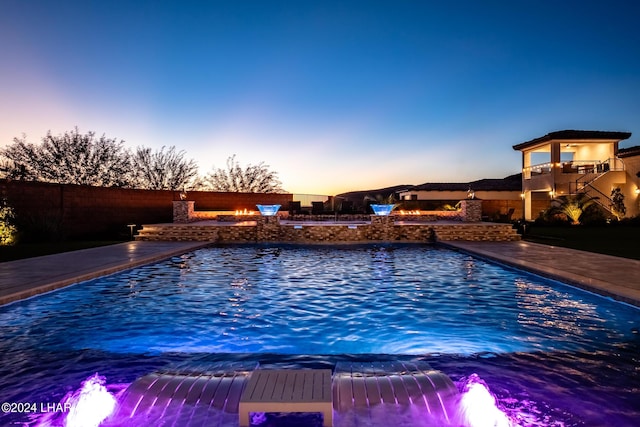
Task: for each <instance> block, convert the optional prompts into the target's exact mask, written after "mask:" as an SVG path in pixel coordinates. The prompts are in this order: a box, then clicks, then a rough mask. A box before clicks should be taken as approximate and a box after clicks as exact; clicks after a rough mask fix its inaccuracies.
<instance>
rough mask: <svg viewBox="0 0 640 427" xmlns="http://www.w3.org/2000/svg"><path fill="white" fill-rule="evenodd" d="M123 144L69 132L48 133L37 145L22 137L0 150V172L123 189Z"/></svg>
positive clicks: (126, 168) (126, 170)
mask: <svg viewBox="0 0 640 427" xmlns="http://www.w3.org/2000/svg"><path fill="white" fill-rule="evenodd" d="M123 143H124V141H117V140H115V139H111V138H107V137H105V136H104V135H102V136H101V137H99V138H98V137H96V136H95V132H88V133H86V134H81V133H80V131H79V130H78V128H77V127H76V128H75V129H74V130H73V131H71V132H65V133H64V134H62V135H57V136H54V135H52V134H51V132H48V133H47V136H45V137H44V138H42V143H41V144H37V145H36V144H30V143H28V142H27V141H26V136H24V135H23V137H22V138H14V140H13V144H11V145H9V146H7V147H5V148H4V149H1V150H0V155H2V156H3V157H5V159H6V160H5V161H4V162H3V163H2V171H3V172H4V175H5V176H6V177H7V178H13V179H23V180H34V181H44V182H55V183H59V184H83V185H95V186H104V187H114V186H115V187H126V186H129V185H130V184H131V178H132V176H131V162H130V154H129V152H128V151H127V150H125V149H124V147H123Z"/></svg>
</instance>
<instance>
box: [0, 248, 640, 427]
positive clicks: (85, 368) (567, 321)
mask: <svg viewBox="0 0 640 427" xmlns="http://www.w3.org/2000/svg"><path fill="white" fill-rule="evenodd" d="M639 314H640V313H639V311H638V309H637V308H634V307H630V306H627V305H624V304H620V303H616V302H613V301H610V300H608V299H605V298H601V297H599V296H595V295H592V294H589V293H586V292H583V291H580V290H577V289H574V288H571V287H568V286H564V285H561V284H558V283H554V282H551V281H547V280H544V279H541V278H539V277H536V276H532V275H529V274H526V273H523V272H520V271H517V270H511V269H507V268H504V267H502V266H499V265H496V264H493V263H489V262H485V261H483V260H480V259H477V258H475V257H472V256H469V255H467V254H463V253H457V252H453V251H450V250H446V249H442V248H438V247H433V246H355V247H354V246H338V247H336V246H331V247H324V246H321V247H297V246H277V247H265V246H240V247H238V246H234V247H216V248H208V249H203V250H199V251H196V252H194V253H190V254H186V255H183V256H179V257H173V258H171V259H169V260H167V261H164V262H160V263H157V264H153V265H148V266H144V267H140V268H136V269H133V270H129V271H125V272H122V273H119V274H115V275H112V276H108V277H103V278H100V279H98V280H93V281H89V282H85V283H82V284H79V285H76V286H73V287H70V288H67V289H64V290H61V291H57V292H54V293H51V294H48V295H45V296H41V297H38V298H33V299H31V300H27V301H23V302H19V303H15V304H11V305H9V306H6V307H2V308H0V327H1V328H2V332H1V341H0V354H1V355H2V358H3V363H2V365H1V366H0V401H16V400H25V399H31V400H34V399H35V400H38V401H42V400H54V401H55V400H56V399H57V401H59V399H60V397H61V396H62V395H64V394H65V393H66V392H67V391H69V389H70V388H73V387H75V386H77V384H79V383H80V382H81V381H82V380H83V379H84V378H86V377H87V376H88V375H91V374H93V373H95V372H100V374H101V375H105V376H107V377H108V379H109V381H110V382H112V383H130V382H132V381H133V380H135V379H136V378H137V377H140V376H142V375H144V374H146V373H149V372H152V371H154V370H156V369H158V368H160V367H164V366H167V365H171V364H175V363H185V362H188V361H189V360H190V359H197V358H201V357H202V355H203V354H207V355H210V357H212V358H213V359H217V360H239V359H245V360H251V359H255V360H258V361H260V362H262V363H263V364H264V363H284V364H290V365H296V364H299V363H311V364H321V365H322V364H331V363H332V361H336V360H342V359H345V358H349V359H356V360H357V359H363V360H364V359H367V360H371V358H372V357H374V358H375V357H382V356H381V355H394V357H398V358H411V357H413V358H421V359H423V360H428V361H429V362H430V363H431V365H432V366H433V367H435V368H436V369H441V370H442V371H443V372H445V373H447V374H448V375H450V376H451V377H452V379H454V380H456V379H459V378H462V377H464V376H468V375H470V374H471V373H474V372H476V373H479V374H481V376H483V378H484V379H485V381H487V383H489V385H490V386H491V385H492V384H493V387H492V388H493V389H494V391H495V392H497V393H498V395H499V397H501V399H502V400H503V404H505V405H507V406H508V405H509V404H511V405H512V406H513V407H514V408H516V409H518V408H517V407H521V406H523V405H525V406H526V405H533V408H534V409H531V408H529V409H531V411H533V412H535V411H538V414H537V415H535V416H534V418H535V422H534V421H531V423H530V424H528V425H575V426H579V425H585V426H592V425H617V426H624V425H630V426H631V425H638V423H639V422H640V412H638V409H636V408H637V407H638V406H639V405H637V403H638V402H639V398H638V397H637V392H638V390H639V388H640V381H639V380H640V373H639V372H638V370H637V365H638V362H639V360H638V359H639V357H640V356H639V355H638V348H639V339H638V327H639V326H640V320H639V318H640V315H639ZM384 357H388V356H384ZM576 399H579V402H580V404H576V403H575V402H576V401H577V400H576ZM519 409H522V408H519ZM514 410H515V409H514ZM540 411H541V412H542V413H543V414H544V415H540ZM612 417H615V418H612ZM24 419H25V418H24V416H23V417H22V418H21V417H20V416H18V415H16V414H11V415H9V416H7V415H4V416H3V415H2V414H0V424H2V422H3V421H6V422H9V421H10V422H18V421H22V420H24ZM611 419H615V420H616V424H608V423H609V422H610V420H611ZM535 423H538V424H535ZM3 425H4V424H3ZM18 425H20V424H18ZM523 425H526V424H523Z"/></svg>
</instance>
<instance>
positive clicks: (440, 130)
mask: <svg viewBox="0 0 640 427" xmlns="http://www.w3.org/2000/svg"><path fill="white" fill-rule="evenodd" d="M639 23H640V2H636V1H633V0H628V1H618V0H610V1H587V0H583V1H557V0H553V1H552V0H549V1H547V0H541V1H490V0H489V1H451V2H444V1H428V0H422V1H417V0H416V1H409V0H406V1H402V0H398V1H390V0H389V1H376V0H369V1H305V0H293V1H269V0H260V1H245V0H235V1H233V0H229V1H224V2H223V1H200V2H188V1H175V2H170V1H111V0H108V1H106V0H101V1H90V0H78V1H64V0H60V1H37V0H0V55H1V56H0V64H1V65H0V99H1V101H0V146H3V145H6V144H9V143H11V142H12V140H13V138H14V137H18V136H21V135H22V134H23V133H24V134H26V136H27V139H28V140H29V141H30V142H39V141H40V138H41V137H42V136H44V135H45V134H46V132H47V131H48V130H51V131H52V133H54V134H57V133H62V132H64V131H66V130H71V129H73V128H74V127H75V126H78V127H79V129H80V131H81V132H86V131H95V132H96V133H98V134H103V133H104V134H106V135H107V136H108V137H113V138H117V139H123V140H124V141H125V142H126V145H127V146H128V147H131V148H135V147H136V146H140V145H143V146H148V147H153V148H160V147H162V146H171V145H175V146H176V147H177V148H178V149H180V150H184V151H185V152H186V153H187V157H189V158H193V159H195V160H196V161H197V162H198V164H199V166H200V172H201V174H203V175H204V174H206V173H207V172H208V171H210V170H211V169H212V167H213V166H217V167H223V166H224V165H225V161H226V159H227V157H229V156H231V155H233V154H236V155H237V159H238V160H239V161H240V162H241V163H259V162H261V161H264V162H265V163H266V164H268V165H270V167H271V169H273V170H276V171H277V172H278V173H279V176H280V179H281V180H282V182H283V187H284V188H285V189H286V190H287V191H289V192H293V193H310V194H336V193H340V192H345V191H350V190H363V189H375V188H381V187H386V186H391V185H396V184H421V183H424V182H466V181H470V180H476V179H480V178H502V177H505V176H507V175H510V174H513V173H518V172H519V170H520V165H521V158H520V153H519V152H515V151H513V149H512V145H514V144H517V143H520V142H524V141H527V140H530V139H533V138H536V137H539V136H542V135H544V134H546V133H549V132H552V131H557V130H562V129H586V130H611V131H628V132H632V133H633V136H632V137H631V139H630V140H629V141H627V142H625V143H624V144H621V146H623V147H624V146H631V145H640V24H639Z"/></svg>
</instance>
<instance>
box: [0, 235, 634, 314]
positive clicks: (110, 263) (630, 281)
mask: <svg viewBox="0 0 640 427" xmlns="http://www.w3.org/2000/svg"><path fill="white" fill-rule="evenodd" d="M322 243H323V244H338V245H339V246H343V245H349V244H350V243H351V242H350V243H347V242H322ZM394 243H400V244H411V243H418V242H384V241H371V242H357V244H358V245H367V244H394ZM212 244H213V242H206V241H198V242H194V241H132V242H125V243H120V244H116V245H109V246H102V247H97V248H91V249H83V250H79V251H73V252H65V253H60V254H54V255H46V256H41V257H35V258H27V259H22V260H17V261H9V262H3V263H0V306H2V305H5V304H9V303H11V302H15V301H19V300H22V299H26V298H30V297H33V296H36V295H39V294H42V293H46V292H50V291H53V290H56V289H59V288H63V287H65V286H69V285H72V284H75V283H79V282H82V281H85V280H90V279H94V278H97V277H100V276H105V275H108V274H113V273H116V272H118V271H122V270H126V269H129V268H133V267H137V266H141V265H145V264H150V263H153V262H157V261H161V260H163V259H166V258H169V257H172V256H176V255H181V254H184V253H186V252H190V251H193V250H196V249H199V248H202V247H206V246H209V245H212ZM264 244H266V243H263V245H264ZM268 244H271V243H268ZM285 244H287V243H285ZM288 244H291V243H288ZM307 244H309V243H304V244H303V245H307ZM351 244H352V243H351ZM421 244H424V242H421ZM438 245H441V246H444V247H448V248H451V249H455V250H460V251H464V252H467V253H470V254H473V255H476V256H480V257H484V258H486V259H490V260H493V261H496V262H498V263H502V264H505V265H507V266H512V267H516V268H519V269H522V270H525V271H529V272H532V273H535V274H538V275H541V276H544V277H548V278H551V279H556V280H560V281H562V282H565V283H567V284H570V285H573V286H576V287H580V288H582V289H585V290H588V291H591V292H594V293H597V294H600V295H603V296H607V297H611V298H613V299H616V300H618V301H622V302H625V303H628V304H632V305H634V306H637V307H640V261H639V260H632V259H627V258H620V257H614V256H610V255H602V254H595V253H591V252H584V251H578V250H575V249H568V248H560V247H556V246H549V245H543V244H538V243H531V242H525V241H517V242H466V241H456V242H453V241H447V242H442V241H440V242H438ZM567 260H570V262H567Z"/></svg>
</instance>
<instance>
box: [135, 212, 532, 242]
mask: <svg viewBox="0 0 640 427" xmlns="http://www.w3.org/2000/svg"><path fill="white" fill-rule="evenodd" d="M136 239H137V240H202V241H211V242H215V243H247V242H284V243H338V242H378V241H381V242H396V241H398V242H432V241H437V240H443V241H451V240H466V241H512V240H520V236H519V235H518V234H517V232H516V230H514V229H513V228H512V227H511V225H510V224H497V223H464V222H458V223H453V222H451V223H444V222H431V223H405V222H401V223H400V222H396V221H394V218H393V217H391V216H373V215H372V216H371V218H370V221H369V222H362V223H351V224H349V223H343V224H339V223H323V222H317V223H295V222H289V221H281V220H280V218H278V217H276V216H273V217H263V216H259V217H257V218H256V221H245V222H241V223H235V224H231V223H211V224H207V225H198V224H158V225H149V226H144V227H143V229H142V230H141V231H140V234H139V235H138V236H136Z"/></svg>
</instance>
